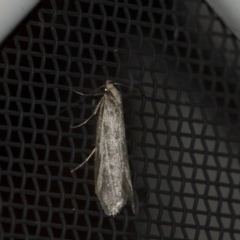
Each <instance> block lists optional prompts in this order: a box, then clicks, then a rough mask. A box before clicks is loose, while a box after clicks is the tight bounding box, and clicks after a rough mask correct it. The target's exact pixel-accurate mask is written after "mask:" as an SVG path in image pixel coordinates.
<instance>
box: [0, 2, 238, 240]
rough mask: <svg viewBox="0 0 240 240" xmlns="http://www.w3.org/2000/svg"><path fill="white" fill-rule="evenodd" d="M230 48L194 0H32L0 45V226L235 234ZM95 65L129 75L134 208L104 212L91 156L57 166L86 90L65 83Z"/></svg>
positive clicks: (103, 72)
mask: <svg viewBox="0 0 240 240" xmlns="http://www.w3.org/2000/svg"><path fill="white" fill-rule="evenodd" d="M239 56H240V55H239V42H238V41H237V40H236V39H235V38H234V36H233V35H232V34H231V33H230V31H229V30H228V29H227V28H226V26H225V25H224V24H223V23H222V22H221V21H220V20H219V19H218V18H217V16H216V15H215V14H214V13H213V11H212V10H211V9H210V8H209V7H208V6H207V5H206V3H205V2H203V1H201V0H189V1H187V0H180V1H179V0H168V1H162V0H156V1H153V0H149V1H140V0H135V1H134V0H129V1H126V0H119V1H107V0H106V1H87V0H81V1H70V0H44V1H41V3H40V5H39V6H38V7H37V8H36V9H35V10H34V11H33V12H32V13H31V14H30V15H29V16H28V17H27V18H26V19H25V20H24V22H23V23H21V24H20V26H18V28H17V29H16V30H15V32H13V33H12V35H11V36H10V37H9V38H8V39H7V40H6V41H5V43H4V44H3V45H2V48H1V54H0V82H1V84H0V114H1V117H0V239H84V240H85V239H104V240H108V239H125V240H126V239H174V240H178V239H185V240H187V239H209V240H210V239H221V240H222V239H224V240H225V239H227V240H229V239H240V210H239V209H240V193H239V182H240V178H239V176H240V166H239V149H240V147H239V145H240V114H239V113H240V106H239V104H240V97H239V96H240V95H239V94H240V84H239ZM106 79H111V80H113V81H115V82H120V83H122V84H125V85H127V86H128V87H119V90H120V91H121V92H122V95H123V102H124V114H125V121H126V131H127V143H128V148H129V158H130V164H131V173H132V178H133V187H134V192H135V197H136V207H137V215H136V216H134V215H133V214H132V212H131V209H130V206H129V205H128V206H127V207H125V208H124V209H123V210H122V211H121V213H120V214H119V215H117V216H116V217H115V218H111V217H107V216H106V215H105V214H104V213H103V211H102V209H101V206H100V204H99V201H98V199H97V197H96V195H95V193H94V178H93V175H94V174H93V161H92V160H90V161H89V162H88V163H87V164H86V165H85V166H84V167H82V168H81V169H79V170H78V171H77V172H75V173H73V174H71V173H70V170H71V169H72V168H73V167H75V166H76V165H77V164H79V163H80V162H82V161H83V160H84V159H85V158H86V156H87V155H88V154H89V153H90V152H91V149H92V148H93V144H94V138H95V124H96V119H93V120H91V121H90V122H89V123H88V124H86V125H85V126H83V127H81V128H78V129H71V128H70V127H69V126H70V125H74V124H77V123H80V122H82V121H83V120H84V119H86V118H87V117H88V116H89V115H90V114H91V113H92V111H93V109H94V106H95V105H96V102H97V101H98V99H92V98H86V99H82V98H80V102H79V103H77V104H75V102H76V101H78V100H79V96H78V95H77V94H75V93H74V92H73V91H72V89H71V88H74V89H78V90H79V91H82V92H92V91H93V90H95V89H96V88H97V87H99V86H101V85H102V84H103V83H104V81H105V80H106ZM134 88H138V89H139V90H140V92H139V91H137V90H135V89H134ZM64 108H67V109H68V110H67V111H65V112H61V110H62V109H64Z"/></svg>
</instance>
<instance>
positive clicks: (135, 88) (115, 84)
mask: <svg viewBox="0 0 240 240" xmlns="http://www.w3.org/2000/svg"><path fill="white" fill-rule="evenodd" d="M112 83H113V85H120V86H124V87H128V88H129V86H127V85H125V84H121V83H114V82H112ZM133 89H135V90H139V89H137V88H133Z"/></svg>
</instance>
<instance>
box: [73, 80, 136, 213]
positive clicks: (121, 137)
mask: <svg viewBox="0 0 240 240" xmlns="http://www.w3.org/2000/svg"><path fill="white" fill-rule="evenodd" d="M75 92H76V91H75ZM77 93H78V94H80V95H83V96H84V95H85V96H87V95H86V94H82V93H79V92H77ZM90 95H92V96H94V94H89V96H90ZM97 113H98V119H97V128H96V144H95V148H94V149H93V151H92V152H91V154H90V155H89V156H88V157H87V158H86V160H85V161H84V162H83V163H82V164H80V165H78V166H77V167H76V168H74V169H73V170H72V171H71V172H73V171H75V170H77V169H78V168H80V167H81V166H82V165H83V164H84V163H85V162H87V161H88V160H89V159H90V157H91V156H92V155H93V154H94V153H95V158H94V180H95V193H96V195H97V196H98V199H99V201H100V203H101V206H102V208H103V210H104V212H105V213H106V214H107V215H109V216H115V215H116V214H118V213H119V212H120V210H121V209H122V207H123V206H125V205H126V203H127V201H128V200H130V202H131V206H132V210H133V212H134V213H135V204H134V196H133V188H132V181H131V176H130V167H129V160H128V153H127V144H126V134H125V124H124V117H123V106H122V97H121V95H120V93H119V92H118V90H117V88H116V87H115V86H114V83H113V82H111V81H110V80H107V81H106V84H105V93H104V95H103V97H102V98H101V100H100V101H99V103H98V104H97V106H96V108H95V110H94V112H93V114H92V115H91V116H90V117H89V118H88V119H87V120H86V121H84V122H83V123H81V124H79V125H77V126H74V127H72V128H76V127H80V126H82V125H84V124H86V123H87V122H88V121H89V120H90V119H91V118H92V117H93V116H94V115H96V114H97Z"/></svg>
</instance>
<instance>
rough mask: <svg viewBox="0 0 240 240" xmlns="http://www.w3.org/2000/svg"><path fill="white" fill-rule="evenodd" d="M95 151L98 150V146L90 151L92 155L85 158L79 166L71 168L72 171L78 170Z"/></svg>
mask: <svg viewBox="0 0 240 240" xmlns="http://www.w3.org/2000/svg"><path fill="white" fill-rule="evenodd" d="M95 151H96V148H94V149H93V151H92V152H91V153H90V155H89V156H88V157H87V158H86V160H85V161H84V162H83V163H81V164H79V165H78V166H77V167H75V168H74V169H73V170H71V173H72V172H74V171H76V170H77V169H78V168H80V167H81V166H82V165H83V164H84V163H86V162H87V161H88V160H89V159H90V157H91V156H92V155H93V154H94V153H95Z"/></svg>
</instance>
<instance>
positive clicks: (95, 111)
mask: <svg viewBox="0 0 240 240" xmlns="http://www.w3.org/2000/svg"><path fill="white" fill-rule="evenodd" d="M103 100H104V97H102V99H101V100H100V102H99V103H98V105H97V106H96V108H95V110H94V112H93V114H92V115H91V116H90V117H89V118H88V119H87V120H85V121H84V122H83V123H81V124H79V125H77V126H70V128H77V127H81V126H82V125H84V124H86V123H87V122H88V121H89V120H90V119H91V118H92V117H93V116H94V115H96V114H97V112H98V109H99V108H100V106H101V104H102V103H103Z"/></svg>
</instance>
